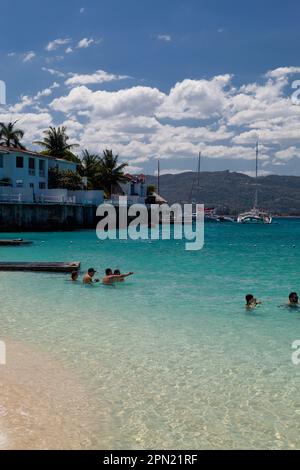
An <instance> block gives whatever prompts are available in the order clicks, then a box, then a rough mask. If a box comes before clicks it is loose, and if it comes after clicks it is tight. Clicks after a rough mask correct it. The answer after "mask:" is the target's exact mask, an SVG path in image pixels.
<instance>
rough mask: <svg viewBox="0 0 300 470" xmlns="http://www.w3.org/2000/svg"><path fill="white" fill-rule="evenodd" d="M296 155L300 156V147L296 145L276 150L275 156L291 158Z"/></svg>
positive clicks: (284, 158) (277, 157) (285, 158)
mask: <svg viewBox="0 0 300 470" xmlns="http://www.w3.org/2000/svg"><path fill="white" fill-rule="evenodd" d="M295 157H296V158H300V149H299V148H297V147H294V146H293V147H288V148H286V149H284V150H279V151H278V152H275V158H276V159H278V160H291V159H292V158H295Z"/></svg>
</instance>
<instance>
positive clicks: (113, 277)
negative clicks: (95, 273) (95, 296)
mask: <svg viewBox="0 0 300 470" xmlns="http://www.w3.org/2000/svg"><path fill="white" fill-rule="evenodd" d="M116 271H117V272H118V273H119V274H116ZM133 274H134V273H133V272H129V273H126V274H121V273H120V271H119V270H118V269H116V270H115V272H114V273H113V272H112V269H111V268H107V269H106V270H105V276H104V278H103V279H102V282H103V284H105V285H112V284H115V283H116V282H123V281H124V279H125V278H126V277H129V276H132V275H133Z"/></svg>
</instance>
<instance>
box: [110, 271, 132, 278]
mask: <svg viewBox="0 0 300 470" xmlns="http://www.w3.org/2000/svg"><path fill="white" fill-rule="evenodd" d="M133 274H134V273H132V272H130V273H126V274H118V275H114V276H113V278H114V279H125V277H129V276H132V275H133Z"/></svg>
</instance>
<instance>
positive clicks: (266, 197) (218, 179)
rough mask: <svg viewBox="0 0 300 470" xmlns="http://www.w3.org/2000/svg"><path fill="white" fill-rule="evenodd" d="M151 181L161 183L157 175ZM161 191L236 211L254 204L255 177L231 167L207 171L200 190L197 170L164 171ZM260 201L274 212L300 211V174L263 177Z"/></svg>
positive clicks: (173, 199) (171, 199) (177, 198)
mask: <svg viewBox="0 0 300 470" xmlns="http://www.w3.org/2000/svg"><path fill="white" fill-rule="evenodd" d="M147 184H154V185H157V178H156V177H155V176H147ZM192 188H193V190H192ZM160 194H161V195H162V196H163V197H164V198H165V199H167V200H168V202H169V203H173V202H182V203H183V202H185V203H187V202H190V201H191V199H193V200H196V201H197V202H201V203H204V204H205V205H206V206H207V207H208V206H214V207H218V208H219V210H220V211H222V212H224V213H231V214H236V213H238V212H240V211H243V210H246V209H249V208H251V207H252V206H253V203H254V194H255V179H254V178H252V177H250V176H247V175H244V174H242V173H233V172H232V173H231V172H229V171H219V172H203V173H201V175H200V191H198V190H197V174H196V173H193V172H189V173H180V174H176V175H163V176H161V178H160ZM258 201H259V206H260V207H263V208H264V209H266V210H268V211H271V212H273V213H281V214H289V215H300V176H277V175H270V176H264V177H259V178H258Z"/></svg>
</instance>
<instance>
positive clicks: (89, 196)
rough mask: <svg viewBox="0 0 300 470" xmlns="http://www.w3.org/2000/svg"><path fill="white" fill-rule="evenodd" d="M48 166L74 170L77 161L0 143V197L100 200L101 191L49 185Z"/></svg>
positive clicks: (45, 200)
mask: <svg viewBox="0 0 300 470" xmlns="http://www.w3.org/2000/svg"><path fill="white" fill-rule="evenodd" d="M50 168H57V169H58V170H63V171H65V170H69V171H73V172H75V171H76V169H77V164H76V163H74V162H69V161H68V160H63V159H60V158H55V157H51V156H47V155H43V154H41V153H37V152H32V151H30V150H21V149H15V148H9V147H3V146H0V201H1V202H31V203H32V202H37V203H39V202H40V203H50V202H52V203H71V204H95V205H98V204H101V203H102V202H103V191H68V190H66V189H49V187H48V172H49V169H50Z"/></svg>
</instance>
